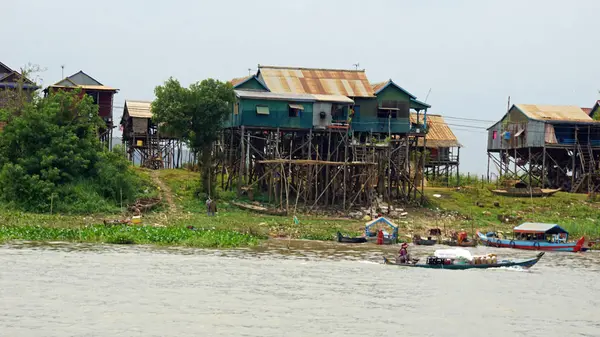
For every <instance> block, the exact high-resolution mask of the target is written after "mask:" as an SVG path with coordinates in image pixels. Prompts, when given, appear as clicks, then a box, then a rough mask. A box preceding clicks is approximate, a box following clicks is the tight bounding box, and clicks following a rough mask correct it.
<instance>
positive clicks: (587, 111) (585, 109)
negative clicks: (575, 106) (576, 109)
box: [581, 108, 592, 116]
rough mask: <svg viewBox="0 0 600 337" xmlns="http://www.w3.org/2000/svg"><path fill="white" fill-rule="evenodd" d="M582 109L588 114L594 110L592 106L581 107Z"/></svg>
mask: <svg viewBox="0 0 600 337" xmlns="http://www.w3.org/2000/svg"><path fill="white" fill-rule="evenodd" d="M581 110H583V112H585V114H586V115H588V116H589V115H590V113H591V112H592V108H581Z"/></svg>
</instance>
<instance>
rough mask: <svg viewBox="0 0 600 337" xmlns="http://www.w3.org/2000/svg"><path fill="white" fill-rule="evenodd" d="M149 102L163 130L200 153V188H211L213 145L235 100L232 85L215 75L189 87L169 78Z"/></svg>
mask: <svg viewBox="0 0 600 337" xmlns="http://www.w3.org/2000/svg"><path fill="white" fill-rule="evenodd" d="M154 94H155V95H156V99H155V100H154V102H153V103H152V112H153V114H154V119H155V122H157V123H159V124H160V123H162V125H163V130H164V131H165V132H167V133H169V134H171V135H174V136H177V137H180V138H181V139H182V140H184V141H185V142H186V143H187V144H188V146H189V147H190V148H191V150H192V151H193V152H194V153H195V154H200V158H201V166H202V188H203V189H204V192H206V193H208V194H210V193H211V191H214V182H215V177H214V174H211V168H212V149H213V144H214V142H215V141H216V140H217V139H218V137H219V132H220V131H221V129H222V127H223V123H224V122H225V119H226V118H227V114H228V113H229V112H230V109H231V106H232V104H233V101H234V92H233V87H232V86H231V84H229V83H223V82H220V81H218V80H214V79H206V80H203V81H201V82H199V83H194V84H192V85H190V86H189V87H188V88H184V87H182V86H181V84H180V83H179V81H177V80H176V79H173V78H169V79H168V80H167V81H166V82H165V83H164V84H163V85H161V86H157V87H156V88H155V89H154Z"/></svg>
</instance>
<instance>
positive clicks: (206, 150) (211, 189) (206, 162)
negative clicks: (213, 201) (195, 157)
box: [200, 143, 216, 198]
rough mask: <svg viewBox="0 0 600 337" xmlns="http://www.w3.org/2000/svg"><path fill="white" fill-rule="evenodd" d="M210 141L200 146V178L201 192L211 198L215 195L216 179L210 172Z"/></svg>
mask: <svg viewBox="0 0 600 337" xmlns="http://www.w3.org/2000/svg"><path fill="white" fill-rule="evenodd" d="M211 150H212V143H211V144H207V145H205V146H204V147H203V148H202V151H201V152H202V153H201V155H202V163H200V165H201V167H202V169H201V170H202V173H201V180H202V192H204V193H206V195H207V196H209V197H211V198H213V197H214V195H215V185H216V184H215V182H216V179H215V177H214V174H213V172H212V155H211Z"/></svg>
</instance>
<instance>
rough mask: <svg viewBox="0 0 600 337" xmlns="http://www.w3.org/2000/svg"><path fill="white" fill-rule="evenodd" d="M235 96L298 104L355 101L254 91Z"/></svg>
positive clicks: (339, 97) (328, 96)
mask: <svg viewBox="0 0 600 337" xmlns="http://www.w3.org/2000/svg"><path fill="white" fill-rule="evenodd" d="M235 95H236V96H237V97H240V98H248V99H267V100H279V101H296V102H333V103H347V104H352V103H354V101H353V100H352V99H350V98H348V97H346V96H342V95H311V94H294V93H278V92H263V91H253V90H235Z"/></svg>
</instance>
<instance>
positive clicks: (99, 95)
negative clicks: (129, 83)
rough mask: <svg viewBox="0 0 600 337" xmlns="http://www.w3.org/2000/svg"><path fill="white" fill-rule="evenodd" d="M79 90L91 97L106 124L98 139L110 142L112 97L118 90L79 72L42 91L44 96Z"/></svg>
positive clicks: (112, 125)
mask: <svg viewBox="0 0 600 337" xmlns="http://www.w3.org/2000/svg"><path fill="white" fill-rule="evenodd" d="M75 88H80V89H81V90H82V92H83V93H84V94H86V95H88V96H90V97H92V99H93V101H94V104H97V105H98V115H99V116H100V117H101V118H102V119H103V120H104V122H105V123H106V128H105V129H103V130H101V134H100V139H101V140H102V141H106V142H110V140H111V139H112V130H113V128H114V124H113V97H114V95H115V94H116V93H117V92H119V89H116V88H112V87H109V86H105V85H104V84H102V83H100V82H99V81H97V80H95V79H94V78H92V77H91V76H90V75H88V74H86V73H84V72H83V71H79V72H77V73H75V74H73V75H71V76H69V77H67V78H65V79H63V80H61V81H58V82H56V83H55V84H53V85H50V86H48V88H46V89H44V93H45V94H46V95H48V94H51V93H53V92H56V91H59V90H65V91H68V90H73V89H75Z"/></svg>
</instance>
